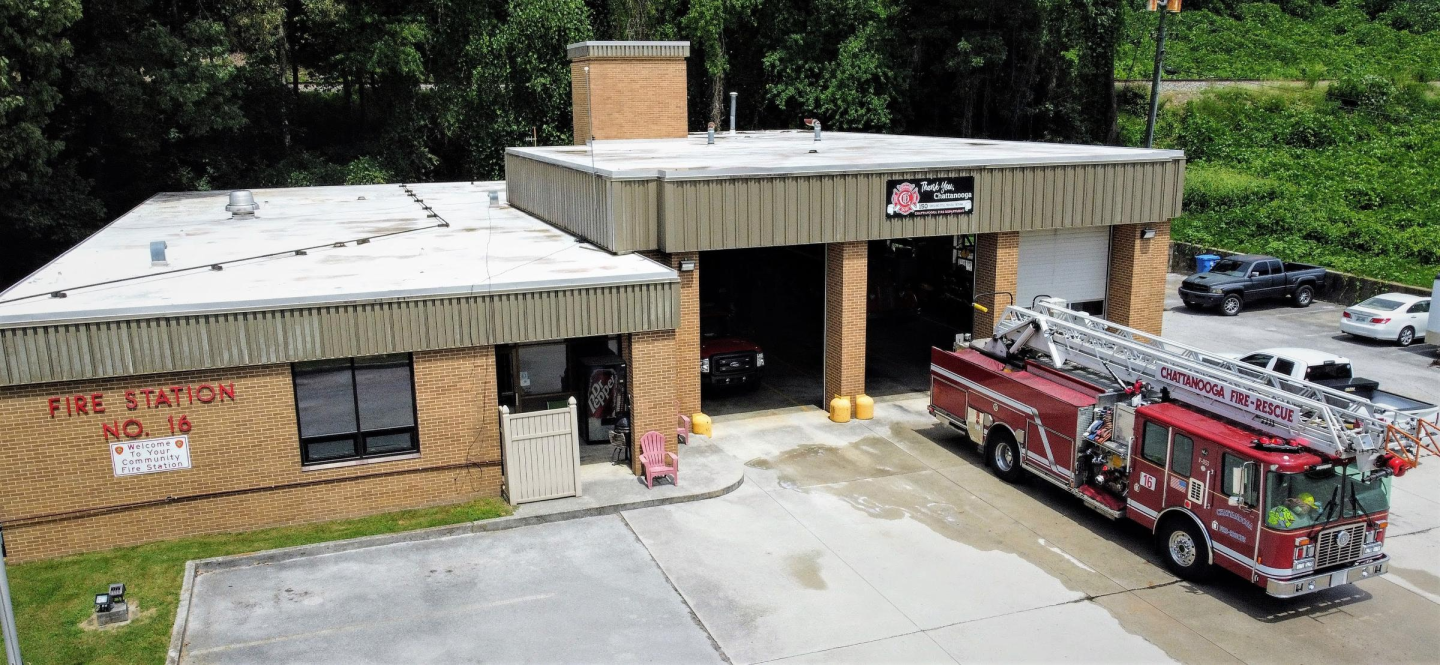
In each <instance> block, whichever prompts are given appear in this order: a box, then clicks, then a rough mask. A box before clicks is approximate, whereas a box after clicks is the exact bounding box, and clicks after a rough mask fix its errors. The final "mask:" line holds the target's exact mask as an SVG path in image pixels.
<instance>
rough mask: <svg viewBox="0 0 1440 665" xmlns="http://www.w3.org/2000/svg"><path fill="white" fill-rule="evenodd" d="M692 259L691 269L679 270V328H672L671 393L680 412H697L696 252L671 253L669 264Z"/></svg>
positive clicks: (697, 264)
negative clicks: (672, 364) (672, 368)
mask: <svg viewBox="0 0 1440 665" xmlns="http://www.w3.org/2000/svg"><path fill="white" fill-rule="evenodd" d="M681 261H694V262H695V269H694V270H692V271H690V272H682V273H680V327H679V328H676V329H675V384H674V385H675V396H676V399H677V400H678V401H679V402H680V413H683V414H685V415H687V416H689V415H694V414H696V413H699V412H700V253H699V252H681V253H678V254H671V255H670V257H669V265H670V267H671V268H674V269H676V270H679V269H680V262H681Z"/></svg>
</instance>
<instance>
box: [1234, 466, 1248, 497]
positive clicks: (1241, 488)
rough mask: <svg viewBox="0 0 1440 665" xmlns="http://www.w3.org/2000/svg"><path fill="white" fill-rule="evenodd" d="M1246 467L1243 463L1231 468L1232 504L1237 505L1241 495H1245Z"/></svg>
mask: <svg viewBox="0 0 1440 665" xmlns="http://www.w3.org/2000/svg"><path fill="white" fill-rule="evenodd" d="M1245 489H1246V488H1245V467H1244V466H1243V465H1241V466H1237V467H1235V468H1233V469H1230V491H1231V494H1230V501H1231V502H1232V503H1231V504H1230V505H1232V506H1233V505H1236V504H1235V503H1234V502H1235V501H1238V500H1239V499H1240V497H1242V496H1245Z"/></svg>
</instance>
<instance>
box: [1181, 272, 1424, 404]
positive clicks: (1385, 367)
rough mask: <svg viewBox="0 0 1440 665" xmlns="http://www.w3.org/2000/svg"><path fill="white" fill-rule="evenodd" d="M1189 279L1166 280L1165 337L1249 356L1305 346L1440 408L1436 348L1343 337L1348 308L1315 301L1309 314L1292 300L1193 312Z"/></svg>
mask: <svg viewBox="0 0 1440 665" xmlns="http://www.w3.org/2000/svg"><path fill="white" fill-rule="evenodd" d="M1184 278H1185V276H1184V275H1170V277H1169V279H1168V280H1166V286H1165V288H1166V289H1167V291H1166V297H1165V330H1164V334H1165V337H1166V338H1168V339H1173V340H1175V341H1177V342H1181V343H1183V344H1190V345H1192V346H1198V347H1200V348H1203V349H1207V350H1211V351H1218V352H1221V353H1249V352H1251V351H1256V350H1259V349H1265V348H1271V347H1281V346H1300V347H1306V348H1311V349H1316V350H1319V351H1325V352H1328V353H1334V354H1336V355H1340V356H1344V357H1346V358H1349V359H1350V363H1351V364H1352V365H1353V366H1354V368H1355V374H1356V376H1363V377H1367V378H1371V379H1376V380H1378V381H1380V387H1381V388H1382V389H1384V390H1389V391H1391V392H1396V393H1400V394H1402V395H1406V396H1409V397H1414V398H1416V399H1419V400H1423V401H1426V402H1430V403H1432V404H1440V367H1432V366H1431V362H1433V361H1434V360H1435V359H1436V355H1435V354H1436V348H1435V345H1434V344H1413V345H1411V346H1408V347H1404V348H1401V347H1399V346H1396V345H1395V344H1391V343H1387V342H1381V341H1377V340H1372V339H1365V338H1361V337H1351V336H1349V335H1345V334H1342V333H1341V332H1340V313H1341V312H1343V311H1344V310H1345V307H1344V306H1341V305H1337V304H1335V303H1329V302H1321V301H1319V300H1317V301H1315V303H1314V304H1312V305H1310V306H1309V307H1307V308H1305V309H1299V308H1296V307H1291V306H1290V303H1289V301H1287V300H1272V301H1269V302H1261V303H1251V304H1248V305H1246V307H1245V310H1244V311H1242V312H1240V315H1239V316H1234V317H1227V316H1221V315H1220V314H1218V313H1216V312H1215V311H1212V310H1198V311H1197V310H1190V309H1186V308H1185V305H1184V304H1183V303H1181V302H1180V296H1179V294H1178V293H1177V290H1178V289H1179V288H1180V281H1181V280H1183V279H1184Z"/></svg>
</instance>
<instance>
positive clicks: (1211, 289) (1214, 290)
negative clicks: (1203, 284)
mask: <svg viewBox="0 0 1440 665" xmlns="http://www.w3.org/2000/svg"><path fill="white" fill-rule="evenodd" d="M1210 292H1211V293H1224V292H1225V289H1222V288H1220V287H1218V286H1212V287H1210Z"/></svg>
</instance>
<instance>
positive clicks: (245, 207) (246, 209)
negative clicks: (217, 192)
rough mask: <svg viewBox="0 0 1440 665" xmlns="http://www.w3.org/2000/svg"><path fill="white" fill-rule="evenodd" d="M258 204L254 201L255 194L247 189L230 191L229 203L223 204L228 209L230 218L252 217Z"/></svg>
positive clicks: (258, 206)
mask: <svg viewBox="0 0 1440 665" xmlns="http://www.w3.org/2000/svg"><path fill="white" fill-rule="evenodd" d="M259 208H260V204H259V203H256V202H255V195H254V194H251V193H250V190H248V189H237V190H235V191H233V192H230V205H227V206H225V210H227V211H229V213H230V218H231V219H236V218H240V217H253V216H254V215H255V211H256V210H258V209H259Z"/></svg>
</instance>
